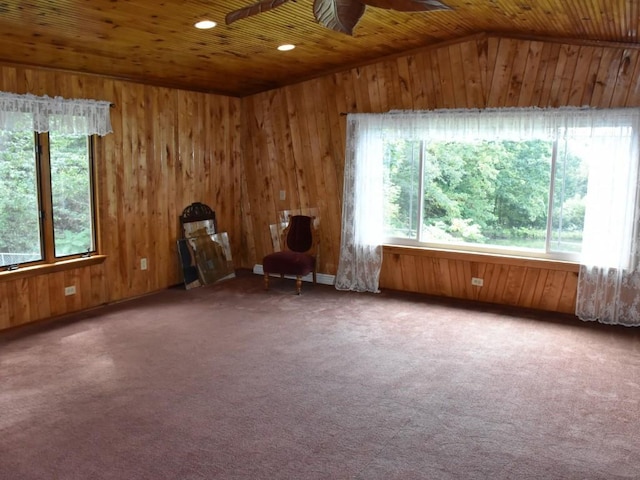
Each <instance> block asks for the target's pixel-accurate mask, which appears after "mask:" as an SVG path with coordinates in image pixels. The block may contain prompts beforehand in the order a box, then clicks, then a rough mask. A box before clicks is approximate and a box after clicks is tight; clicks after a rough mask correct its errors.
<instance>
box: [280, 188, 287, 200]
mask: <svg viewBox="0 0 640 480" xmlns="http://www.w3.org/2000/svg"><path fill="white" fill-rule="evenodd" d="M286 199H287V192H286V191H284V190H280V200H286Z"/></svg>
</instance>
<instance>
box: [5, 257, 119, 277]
mask: <svg viewBox="0 0 640 480" xmlns="http://www.w3.org/2000/svg"><path fill="white" fill-rule="evenodd" d="M106 258H107V256H106V255H92V256H90V257H85V258H74V259H73V260H62V261H59V262H55V263H47V264H40V265H33V266H30V267H20V268H18V269H17V270H5V271H3V272H0V282H8V281H11V280H18V279H20V278H28V277H35V276H37V275H45V274H47V273H55V272H62V271H65V270H72V269H74V268H84V267H90V266H91V265H98V264H100V263H102V262H104V261H105V259H106Z"/></svg>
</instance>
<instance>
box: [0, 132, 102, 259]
mask: <svg viewBox="0 0 640 480" xmlns="http://www.w3.org/2000/svg"><path fill="white" fill-rule="evenodd" d="M92 162H93V160H92V148H91V138H90V137H87V136H85V135H68V134H58V133H56V132H50V133H48V134H47V133H43V134H39V135H38V134H34V132H32V131H28V130H27V129H26V128H25V131H24V132H22V131H20V132H7V131H0V268H2V267H8V266H12V265H20V264H24V263H33V262H42V263H50V262H54V261H56V260H57V259H60V258H61V257H68V256H73V255H81V254H84V253H87V252H93V251H95V236H94V205H93V185H92V178H93V174H92Z"/></svg>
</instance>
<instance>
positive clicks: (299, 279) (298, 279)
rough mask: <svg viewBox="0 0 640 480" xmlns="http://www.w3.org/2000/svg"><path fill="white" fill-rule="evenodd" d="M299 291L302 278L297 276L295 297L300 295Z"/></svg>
mask: <svg viewBox="0 0 640 480" xmlns="http://www.w3.org/2000/svg"><path fill="white" fill-rule="evenodd" d="M300 290H302V277H301V276H300V275H298V276H297V277H296V295H300Z"/></svg>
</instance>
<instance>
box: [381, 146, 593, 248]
mask: <svg viewBox="0 0 640 480" xmlns="http://www.w3.org/2000/svg"><path fill="white" fill-rule="evenodd" d="M384 148H385V152H384V170H385V192H384V195H385V212H384V213H385V233H386V235H387V237H388V238H389V241H391V242H394V243H409V244H416V243H424V244H435V245H444V246H449V247H451V246H456V245H458V246H466V247H467V248H471V249H476V250H493V251H501V250H507V251H510V252H515V253H517V251H518V250H522V251H525V250H526V251H527V252H528V253H532V252H536V251H537V252H540V253H541V254H560V256H562V254H569V255H570V254H571V253H578V252H580V247H581V241H582V229H583V226H584V212H585V207H584V205H585V204H584V198H585V196H586V193H587V178H588V162H587V161H586V160H584V159H583V156H581V155H580V153H581V151H584V149H587V148H589V146H588V142H587V143H586V144H585V141H584V140H582V141H581V142H578V141H576V140H571V139H563V140H558V141H548V140H526V141H513V140H479V141H462V140H460V141H426V140H413V139H396V140H386V141H385V142H384Z"/></svg>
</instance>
